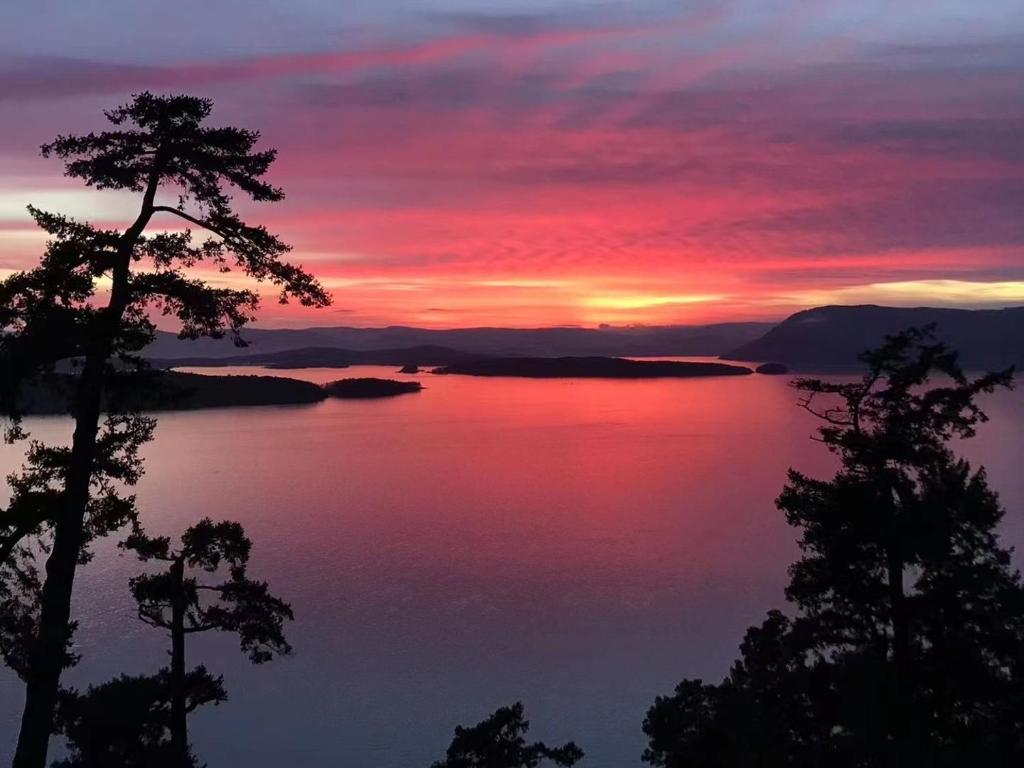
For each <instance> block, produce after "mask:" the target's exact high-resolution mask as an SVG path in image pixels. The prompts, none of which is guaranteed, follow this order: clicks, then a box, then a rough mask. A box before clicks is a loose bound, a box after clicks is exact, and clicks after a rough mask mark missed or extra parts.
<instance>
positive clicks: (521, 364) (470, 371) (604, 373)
mask: <svg viewBox="0 0 1024 768" xmlns="http://www.w3.org/2000/svg"><path fill="white" fill-rule="evenodd" d="M434 373H437V374H445V375H447V374H458V375H463V376H518V377H525V378H530V379H569V378H573V379H577V378H579V379H584V378H585V379H672V378H679V379H685V378H694V377H698V376H746V375H748V374H751V373H753V371H751V370H750V369H749V368H745V367H743V366H739V365H726V364H724V363H691V362H673V361H667V360H627V359H624V358H621V357H497V358H484V359H480V360H474V361H471V362H465V363H457V364H455V365H446V366H444V367H443V368H437V369H435V370H434Z"/></svg>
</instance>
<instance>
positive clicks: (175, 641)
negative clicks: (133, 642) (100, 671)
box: [171, 560, 190, 768]
mask: <svg viewBox="0 0 1024 768" xmlns="http://www.w3.org/2000/svg"><path fill="white" fill-rule="evenodd" d="M171 577H172V578H173V579H174V596H173V597H172V599H171V752H172V753H173V755H174V760H175V762H176V763H177V764H178V766H180V768H188V766H189V764H190V761H189V754H188V710H187V709H186V708H185V704H186V702H185V594H184V581H185V561H184V560H176V561H175V562H174V563H173V564H172V565H171Z"/></svg>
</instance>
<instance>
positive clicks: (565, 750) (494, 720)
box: [433, 702, 583, 768]
mask: <svg viewBox="0 0 1024 768" xmlns="http://www.w3.org/2000/svg"><path fill="white" fill-rule="evenodd" d="M529 730H530V723H529V721H528V720H524V719H523V705H522V704H521V703H519V702H516V703H515V704H513V705H512V706H511V707H502V708H501V709H499V710H497V711H496V712H495V713H494V714H492V715H491V716H490V717H488V718H487V719H486V720H483V721H482V722H480V723H477V724H476V725H474V726H472V727H469V728H464V727H462V726H457V727H456V728H455V737H454V738H453V739H452V743H451V745H450V746H449V747H448V752H447V755H446V756H445V759H444V760H442V761H440V762H437V763H434V765H433V768H536V766H538V765H540V764H541V763H542V762H543V761H545V760H550V761H551V762H553V763H554V764H555V765H560V766H565V767H566V768H568V766H572V765H575V764H576V763H577V762H578V761H580V760H581V759H583V750H581V749H580V748H579V747H577V746H576V745H575V744H573V743H572V742H571V741H570V742H569V743H568V744H565V745H564V746H561V747H548V746H547V745H545V744H544V743H543V742H540V741H538V742H536V743H534V744H527V743H526V739H525V738H524V737H525V735H526V733H527V732H528V731H529Z"/></svg>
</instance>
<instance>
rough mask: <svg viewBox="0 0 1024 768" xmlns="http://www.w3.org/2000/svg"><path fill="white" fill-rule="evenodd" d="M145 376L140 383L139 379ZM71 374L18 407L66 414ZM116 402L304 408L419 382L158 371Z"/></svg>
mask: <svg viewBox="0 0 1024 768" xmlns="http://www.w3.org/2000/svg"><path fill="white" fill-rule="evenodd" d="M143 378H144V381H143ZM75 379H76V377H75V376H72V375H70V374H53V375H51V376H46V377H43V378H40V379H37V380H36V381H35V382H34V383H33V384H32V385H30V386H26V387H25V388H24V390H23V393H22V402H21V409H22V412H23V413H26V414H30V415H53V414H66V413H68V412H69V408H70V397H71V393H73V392H74V386H75ZM122 384H123V386H122V388H121V392H119V393H118V398H119V402H120V403H128V404H130V406H131V407H132V408H134V409H137V410H140V411H192V410H199V409H203V408H236V407H245V406H253V405H306V404H310V403H319V402H321V401H322V400H326V399H327V398H342V399H349V398H354V399H367V398H377V397H393V396H395V395H401V394H406V393H411V392H418V391H420V389H422V385H421V384H420V383H419V382H417V381H393V380H390V379H375V378H358V379H341V380H339V381H334V382H331V383H329V384H325V385H323V386H321V385H319V384H314V383H313V382H309V381H302V380H300V379H289V378H286V377H283V376H206V375H201V374H196V373H181V372H179V371H159V372H152V373H149V374H146V375H144V376H138V375H136V376H131V377H125V379H124V380H123V381H122Z"/></svg>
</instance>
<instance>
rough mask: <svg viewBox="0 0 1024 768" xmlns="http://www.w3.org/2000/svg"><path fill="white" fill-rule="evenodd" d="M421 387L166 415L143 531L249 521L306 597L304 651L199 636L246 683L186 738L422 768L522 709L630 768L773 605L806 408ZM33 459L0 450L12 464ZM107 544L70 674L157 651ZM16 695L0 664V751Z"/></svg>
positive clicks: (638, 393)
mask: <svg viewBox="0 0 1024 768" xmlns="http://www.w3.org/2000/svg"><path fill="white" fill-rule="evenodd" d="M218 372H219V373H225V372H227V371H224V370H220V371H218ZM279 373H281V374H282V375H291V376H296V377H303V378H308V379H312V380H316V381H325V380H329V379H332V378H338V377H341V376H357V375H377V376H389V377H398V376H397V375H396V374H395V373H394V369H392V368H373V367H360V368H353V369H348V370H346V371H336V370H334V371H316V370H309V371H288V372H279ZM421 379H422V380H423V381H424V383H425V384H426V386H427V388H426V389H425V390H424V391H423V392H421V393H419V394H416V395H407V396H402V397H398V398H395V399H389V400H382V401H365V402H356V401H338V400H331V401H327V402H324V403H321V404H318V405H314V406H288V407H268V408H245V409H224V410H217V411H202V412H192V413H178V414H165V415H162V416H160V423H159V427H158V430H157V439H156V441H155V442H154V443H153V444H151V445H150V446H149V447H148V449H147V451H146V455H147V460H148V466H149V472H148V474H147V476H146V477H145V478H144V479H143V481H142V483H141V484H140V486H139V487H138V496H139V500H140V504H141V506H142V508H143V510H144V517H145V519H146V521H147V523H148V525H149V527H150V529H151V530H152V531H153V532H156V533H168V534H173V533H176V532H180V531H181V530H182V529H183V528H185V527H186V526H188V525H189V524H191V523H192V522H194V521H195V520H197V519H198V518H200V517H202V516H206V515H209V516H211V517H213V518H215V519H235V520H239V521H241V522H242V523H244V524H245V527H246V529H247V531H248V533H249V535H250V536H251V537H252V538H253V539H254V541H255V551H254V558H253V563H252V569H251V570H252V574H253V575H254V576H258V577H261V578H266V579H268V580H269V581H270V582H271V584H272V586H273V588H274V589H275V590H276V591H277V592H278V593H279V594H280V595H282V596H284V597H286V598H287V599H289V600H290V601H291V602H292V603H293V605H294V608H295V612H296V621H295V622H294V624H293V625H292V626H290V627H289V639H290V640H291V642H292V644H293V645H294V646H295V649H296V653H295V655H294V656H293V657H291V658H287V659H283V660H279V661H274V662H272V663H270V664H267V665H263V666H260V667H252V666H250V665H249V663H248V662H247V660H246V659H245V657H244V656H243V655H242V654H241V653H239V652H238V649H237V644H236V643H232V642H231V638H230V637H228V636H221V637H211V636H209V635H207V636H203V637H197V638H195V639H194V641H193V642H192V644H191V645H190V649H189V652H190V656H191V659H190V661H191V662H192V663H205V664H207V666H209V667H210V668H211V669H212V670H214V671H216V672H219V673H223V674H224V676H225V681H226V684H227V687H228V689H229V693H230V696H231V698H230V700H229V701H228V703H227V704H225V705H223V706H221V707H210V708H207V709H205V710H202V711H200V712H198V713H197V714H196V715H194V716H193V719H192V721H191V724H192V733H193V737H194V738H193V740H194V743H195V746H196V750H197V752H198V754H199V755H200V756H201V757H202V758H203V759H204V760H205V761H207V762H208V763H209V765H210V766H211V768H221V767H222V766H223V767H227V766H232V765H250V766H254V768H263V767H264V766H266V767H267V768H270V766H275V768H276V766H280V765H282V764H287V765H289V766H291V767H292V768H301V767H303V766H317V768H321V767H322V766H339V767H341V766H346V767H347V766H356V767H357V768H359V767H361V766H367V767H368V768H370V767H372V768H409V767H410V766H427V765H429V764H430V762H431V761H433V760H435V759H438V758H440V757H441V756H442V755H443V752H444V749H445V747H446V746H447V743H448V741H449V740H450V738H451V731H452V729H453V727H454V726H455V725H456V724H460V723H461V724H470V723H475V722H477V721H479V720H480V719H482V718H483V717H485V716H486V715H487V714H489V713H490V712H491V711H493V710H494V709H495V708H497V707H498V706H501V705H503V704H508V703H511V702H513V701H516V700H522V701H523V702H524V703H525V705H526V711H527V715H528V717H529V718H530V720H531V721H532V723H533V729H532V731H531V735H532V736H534V737H537V738H543V739H545V740H548V741H549V742H557V741H560V740H563V741H564V740H567V739H570V738H571V739H575V740H576V741H577V742H578V743H579V744H580V745H581V746H582V747H583V748H584V750H585V751H586V752H587V758H586V759H585V761H584V763H583V765H586V766H591V767H592V768H610V767H611V766H623V765H639V763H640V761H639V757H640V754H641V752H642V750H643V747H644V738H643V734H642V732H641V730H640V726H641V722H642V720H643V716H644V712H645V711H646V709H647V707H648V706H649V705H650V704H651V702H652V701H653V699H654V697H655V696H656V695H658V694H662V693H667V692H669V691H671V689H672V688H673V687H674V685H675V684H676V682H678V680H679V679H680V678H681V677H683V676H704V677H706V678H708V679H717V678H719V677H720V676H721V675H722V674H723V673H724V672H725V670H726V669H727V667H728V665H729V663H730V662H731V660H732V659H733V657H734V655H735V652H736V646H737V643H738V641H739V639H740V637H741V635H742V632H743V630H744V629H745V628H746V627H747V626H748V625H749V624H751V623H754V622H757V621H759V619H760V617H761V616H762V615H763V614H764V612H765V611H766V610H767V609H768V608H770V607H772V606H778V605H781V603H782V588H783V585H784V583H785V580H786V573H785V571H786V565H787V564H788V563H789V562H790V561H791V560H792V559H793V557H794V554H795V546H794V536H793V532H792V531H791V530H790V529H789V528H788V527H787V526H786V525H785V523H784V521H783V520H782V518H781V515H780V514H779V513H778V512H777V511H776V510H775V509H774V506H773V499H774V498H775V496H776V495H777V494H778V492H779V490H780V489H781V487H782V485H783V482H784V480H785V472H786V469H787V468H788V467H790V466H796V467H799V468H801V469H803V470H805V471H808V472H812V473H819V474H824V473H827V472H828V471H829V470H830V468H831V462H830V459H829V457H828V456H827V455H825V454H823V451H822V449H821V446H820V445H818V444H816V443H814V442H813V441H811V440H809V439H808V437H809V435H810V434H811V432H812V430H813V427H814V423H813V420H812V419H811V418H810V417H809V416H808V415H807V414H805V413H803V412H802V411H800V410H799V409H797V408H796V407H795V406H794V401H795V396H794V393H793V391H792V390H791V389H790V388H789V387H788V386H787V380H786V378H785V377H764V376H752V377H743V378H721V379H717V378H716V379H691V380H674V381H673V380H659V381H601V380H577V381H561V380H555V381H537V380H525V379H524V380H519V379H475V378H465V377H438V376H430V375H429V374H427V375H423V376H422V377H421ZM987 404H988V409H989V411H990V413H991V415H992V416H993V421H992V423H990V424H988V425H985V426H984V427H983V428H982V430H981V433H980V435H979V437H978V438H976V439H975V440H974V441H972V442H971V444H970V445H969V447H968V451H967V452H968V454H969V455H970V456H971V457H973V458H974V459H976V460H978V461H981V462H983V463H984V464H985V465H986V466H987V467H988V469H989V472H990V477H991V481H992V484H993V485H994V487H996V488H997V489H998V490H999V491H1000V492H1001V493H1002V497H1003V499H1004V501H1005V503H1006V505H1007V506H1008V507H1009V508H1010V510H1011V512H1010V514H1009V515H1008V519H1007V521H1006V525H1005V526H1004V530H1005V537H1006V539H1007V540H1008V541H1010V542H1015V543H1024V516H1022V515H1021V511H1022V509H1024V476H1022V474H1021V472H1020V467H1021V466H1024V438H1022V434H1024V431H1022V426H1024V393H1021V392H1015V393H1003V394H998V395H996V396H993V397H991V398H989V400H988V403H987ZM29 426H30V428H31V429H32V431H33V433H34V436H35V437H38V438H41V439H45V440H59V439H66V438H67V434H68V429H69V424H68V422H67V421H66V420H63V419H55V418H39V419H32V420H30V421H29ZM19 462H20V452H19V451H17V450H15V449H13V448H10V447H4V448H2V449H0V469H2V470H4V471H8V470H10V469H13V468H15V467H16V466H17V465H18V464H19ZM111 552H113V549H112V547H111V546H110V545H104V547H103V548H102V550H101V555H100V556H99V557H97V558H96V560H95V562H94V563H93V564H91V565H89V566H88V567H86V568H85V569H84V570H82V571H81V574H80V580H79V582H78V591H77V596H76V603H75V612H76V615H77V616H78V617H79V618H80V620H81V626H80V629H79V632H78V641H79V650H80V652H81V653H83V655H84V658H83V661H82V663H81V664H80V665H79V666H78V667H77V668H76V669H74V670H73V671H72V672H71V673H69V675H68V676H67V679H68V680H69V681H70V682H72V683H74V684H77V685H83V684H85V683H87V682H100V681H103V680H106V679H109V678H110V677H112V676H113V675H115V674H117V673H120V672H131V673H140V672H147V671H153V670H155V669H156V668H158V667H159V666H161V665H163V664H165V663H166V656H165V653H166V649H167V641H166V639H165V638H164V637H162V636H161V633H160V632H158V631H156V630H153V629H150V628H149V627H147V626H145V625H143V624H141V623H140V622H138V621H137V620H136V619H135V617H134V611H133V605H132V603H131V601H130V599H129V597H128V594H127V589H126V582H127V579H128V577H129V576H130V575H132V574H133V573H135V572H136V571H137V565H136V564H135V562H134V561H133V560H132V559H131V558H129V557H119V556H117V555H116V554H111ZM104 555H106V556H104ZM20 707H21V690H20V687H19V686H18V685H17V683H16V681H15V680H13V679H12V677H11V676H10V674H9V673H7V672H6V671H0V734H2V738H0V762H6V761H7V760H9V757H10V753H11V750H12V748H13V740H14V734H15V726H16V722H17V718H18V716H19V714H20Z"/></svg>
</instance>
